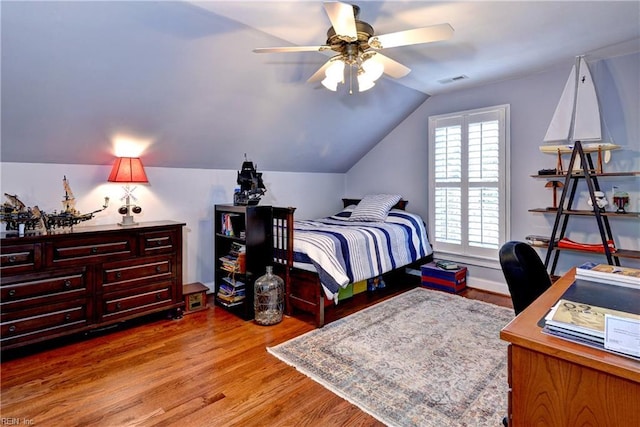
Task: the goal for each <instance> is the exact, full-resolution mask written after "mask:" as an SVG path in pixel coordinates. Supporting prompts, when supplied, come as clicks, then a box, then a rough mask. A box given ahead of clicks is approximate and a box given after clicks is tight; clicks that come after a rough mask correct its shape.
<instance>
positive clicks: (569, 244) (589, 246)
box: [558, 237, 616, 253]
mask: <svg viewBox="0 0 640 427" xmlns="http://www.w3.org/2000/svg"><path fill="white" fill-rule="evenodd" d="M607 246H609V251H610V252H615V251H616V247H615V245H614V244H613V240H608V241H607ZM558 247H559V248H565V249H578V250H581V251H591V252H600V253H604V246H603V245H602V244H601V243H579V242H574V241H573V240H570V239H567V238H566V237H563V238H562V239H560V240H559V241H558Z"/></svg>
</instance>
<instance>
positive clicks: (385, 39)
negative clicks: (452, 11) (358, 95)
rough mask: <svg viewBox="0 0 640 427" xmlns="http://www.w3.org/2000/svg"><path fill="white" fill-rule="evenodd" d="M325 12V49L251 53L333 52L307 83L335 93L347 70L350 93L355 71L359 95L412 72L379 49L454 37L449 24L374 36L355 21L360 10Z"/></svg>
mask: <svg viewBox="0 0 640 427" xmlns="http://www.w3.org/2000/svg"><path fill="white" fill-rule="evenodd" d="M324 8H325V10H326V12H327V15H328V16H329V20H330V21H331V27H330V28H329V30H327V41H326V43H325V44H324V45H321V46H289V47H267V48H256V49H254V50H253V51H254V52H256V53H286V52H316V51H317V52H323V51H334V52H336V53H337V55H335V56H333V57H332V58H331V59H329V60H328V61H327V62H326V63H325V64H324V65H323V66H322V67H320V69H319V70H318V71H316V73H315V74H314V75H312V76H311V77H310V78H309V80H307V81H308V82H317V81H321V82H322V85H323V86H325V87H326V88H327V89H329V90H332V91H336V90H337V87H338V83H344V69H345V66H349V68H348V70H349V83H350V86H349V93H353V89H352V88H353V84H352V82H353V71H354V70H355V72H356V78H357V80H358V89H359V91H360V92H363V91H365V90H368V89H370V88H372V87H373V86H374V85H375V81H376V80H377V79H378V78H380V76H381V75H382V74H383V73H384V74H387V75H388V76H390V77H393V78H396V79H399V78H401V77H404V76H406V75H407V74H409V72H410V71H411V69H410V68H408V67H406V66H404V65H402V64H401V63H399V62H397V61H394V60H393V59H391V58H389V57H387V56H385V55H383V54H381V53H380V52H379V51H380V50H381V49H388V48H392V47H398V46H409V45H413V44H419V43H430V42H436V41H441V40H447V39H449V38H451V36H452V35H453V28H452V27H451V26H450V25H449V24H439V25H432V26H429V27H423V28H415V29H412V30H406V31H398V32H395V33H388V34H383V35H375V32H374V30H373V27H372V26H371V25H369V24H368V23H366V22H364V21H360V20H359V19H358V18H359V15H360V7H359V6H356V5H351V4H347V3H341V2H325V3H324Z"/></svg>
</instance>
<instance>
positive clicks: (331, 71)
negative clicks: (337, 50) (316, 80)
mask: <svg viewBox="0 0 640 427" xmlns="http://www.w3.org/2000/svg"><path fill="white" fill-rule="evenodd" d="M324 75H325V76H327V79H331V80H335V81H336V83H338V82H344V61H342V59H336V60H335V61H333V62H332V63H331V65H329V67H328V68H327V70H326V71H325V72H324Z"/></svg>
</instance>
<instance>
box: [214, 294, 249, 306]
mask: <svg viewBox="0 0 640 427" xmlns="http://www.w3.org/2000/svg"><path fill="white" fill-rule="evenodd" d="M217 300H218V302H219V303H220V304H222V305H224V306H225V307H235V306H239V305H242V304H244V297H242V298H241V299H239V300H237V301H229V300H227V299H225V298H221V297H220V295H218V298H217Z"/></svg>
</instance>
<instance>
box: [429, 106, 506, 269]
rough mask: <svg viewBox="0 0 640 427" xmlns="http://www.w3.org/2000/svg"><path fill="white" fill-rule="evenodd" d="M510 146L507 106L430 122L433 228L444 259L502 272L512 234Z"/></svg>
mask: <svg viewBox="0 0 640 427" xmlns="http://www.w3.org/2000/svg"><path fill="white" fill-rule="evenodd" d="M508 146H509V106H508V105H501V106H496V107H489V108H482V109H478V110H470V111H464V112H460V113H453V114H443V115H439V116H432V117H429V188H430V189H431V191H430V194H429V205H430V206H431V208H430V209H429V227H430V236H431V240H432V244H433V247H434V250H435V251H436V252H438V253H439V254H443V255H444V256H447V257H449V258H451V259H456V258H458V259H459V260H463V261H466V262H468V263H471V264H473V263H474V260H475V264H477V265H485V266H494V267H497V265H496V263H497V259H498V249H499V248H500V245H501V244H502V243H503V242H504V241H506V237H507V236H508V232H509V215H508V214H509V213H508V206H509V203H508V200H507V195H508V193H507V191H506V189H507V188H508V182H507V181H508V170H509V167H508V153H507V148H508ZM486 260H491V261H493V262H486Z"/></svg>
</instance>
